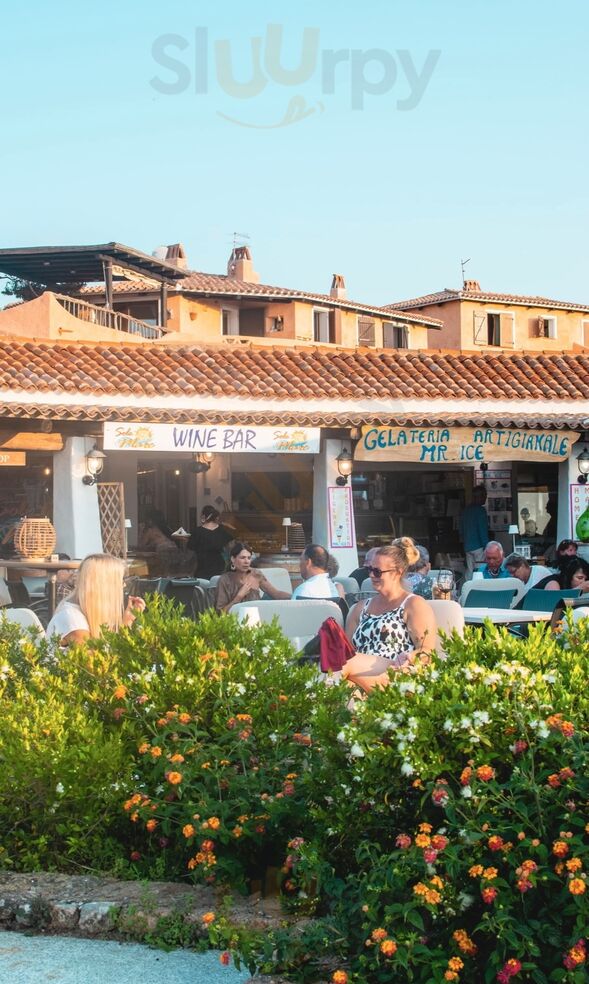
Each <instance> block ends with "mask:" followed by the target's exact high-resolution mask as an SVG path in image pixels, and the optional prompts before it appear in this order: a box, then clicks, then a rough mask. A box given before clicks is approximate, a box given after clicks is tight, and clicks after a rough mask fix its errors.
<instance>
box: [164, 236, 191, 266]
mask: <svg viewBox="0 0 589 984" xmlns="http://www.w3.org/2000/svg"><path fill="white" fill-rule="evenodd" d="M164 259H165V261H166V263H171V264H172V266H175V267H178V269H179V270H186V269H187V268H188V261H187V259H186V250H185V249H184V246H183V245H182V243H173V245H172V246H166V255H165V257H164Z"/></svg>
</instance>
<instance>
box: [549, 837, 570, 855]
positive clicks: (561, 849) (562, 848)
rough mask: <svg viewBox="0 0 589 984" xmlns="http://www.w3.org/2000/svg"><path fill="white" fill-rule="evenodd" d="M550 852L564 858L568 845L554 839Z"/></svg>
mask: <svg viewBox="0 0 589 984" xmlns="http://www.w3.org/2000/svg"><path fill="white" fill-rule="evenodd" d="M552 853H553V854H554V856H555V857H557V858H564V857H566V855H567V854H568V853H569V845H568V844H566V843H565V841H561V840H558V841H554V844H553V845H552Z"/></svg>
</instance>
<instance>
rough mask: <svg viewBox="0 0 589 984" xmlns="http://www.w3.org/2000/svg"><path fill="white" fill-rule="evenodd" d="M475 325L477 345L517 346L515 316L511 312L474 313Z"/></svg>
mask: <svg viewBox="0 0 589 984" xmlns="http://www.w3.org/2000/svg"><path fill="white" fill-rule="evenodd" d="M473 325H474V342H475V345H496V346H498V347H499V346H501V347H502V348H513V346H514V345H515V315H514V314H512V312H511V311H505V312H503V311H488V312H483V311H474V312H473Z"/></svg>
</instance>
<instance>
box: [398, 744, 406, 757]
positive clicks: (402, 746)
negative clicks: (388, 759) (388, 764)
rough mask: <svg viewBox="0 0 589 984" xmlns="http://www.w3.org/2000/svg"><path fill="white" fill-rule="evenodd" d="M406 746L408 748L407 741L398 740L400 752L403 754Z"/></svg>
mask: <svg viewBox="0 0 589 984" xmlns="http://www.w3.org/2000/svg"><path fill="white" fill-rule="evenodd" d="M406 748H407V742H405V741H399V742H397V751H398V752H400V754H401V755H402V754H403V752H404V751H405V749H406Z"/></svg>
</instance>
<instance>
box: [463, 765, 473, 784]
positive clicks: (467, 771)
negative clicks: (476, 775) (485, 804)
mask: <svg viewBox="0 0 589 984" xmlns="http://www.w3.org/2000/svg"><path fill="white" fill-rule="evenodd" d="M471 777H472V769H471V767H470V765H467V766H466V768H465V769H463V770H462V772H461V773H460V785H461V786H468V784H469V783H470V780H471Z"/></svg>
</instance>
